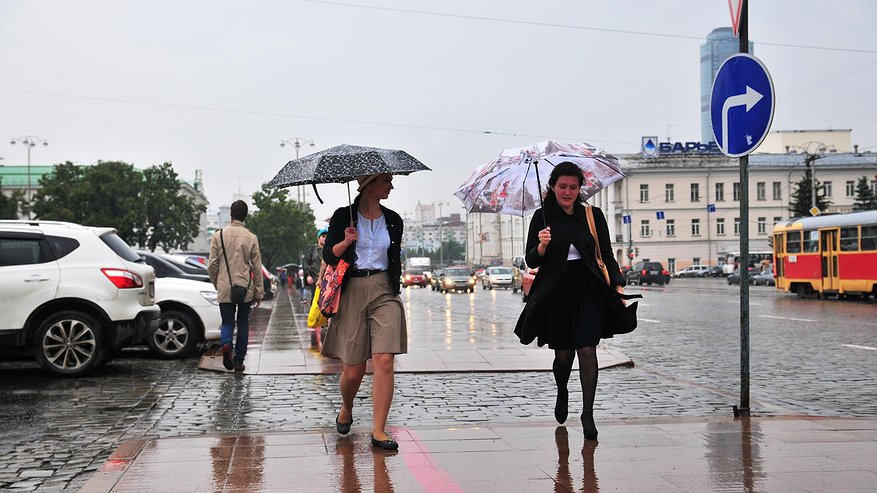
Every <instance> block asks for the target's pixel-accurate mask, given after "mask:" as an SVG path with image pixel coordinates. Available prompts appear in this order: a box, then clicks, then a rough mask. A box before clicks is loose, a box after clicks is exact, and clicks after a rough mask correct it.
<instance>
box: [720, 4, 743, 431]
mask: <svg viewBox="0 0 877 493" xmlns="http://www.w3.org/2000/svg"><path fill="white" fill-rule="evenodd" d="M740 8H741V12H740V53H748V52H749V1H748V0H743V4H742V6H741V7H740ZM725 145H728V144H727V142H726V143H725ZM734 416H749V154H746V155H745V156H742V157H740V406H739V407H736V406H735V408H734Z"/></svg>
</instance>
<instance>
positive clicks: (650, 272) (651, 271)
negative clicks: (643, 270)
mask: <svg viewBox="0 0 877 493" xmlns="http://www.w3.org/2000/svg"><path fill="white" fill-rule="evenodd" d="M649 274H651V275H653V276H657V275H658V271H656V270H650V271H649Z"/></svg>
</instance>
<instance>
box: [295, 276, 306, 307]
mask: <svg viewBox="0 0 877 493" xmlns="http://www.w3.org/2000/svg"><path fill="white" fill-rule="evenodd" d="M295 287H296V288H297V289H298V297H299V301H300V302H301V304H305V303H307V301H305V300H306V299H307V298H308V291H307V290H308V282H307V280H306V279H305V270H304V269H299V270H298V274H296V276H295Z"/></svg>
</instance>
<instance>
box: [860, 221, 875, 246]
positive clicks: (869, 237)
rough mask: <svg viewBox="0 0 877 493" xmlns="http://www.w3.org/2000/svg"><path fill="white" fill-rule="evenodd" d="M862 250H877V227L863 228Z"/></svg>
mask: <svg viewBox="0 0 877 493" xmlns="http://www.w3.org/2000/svg"><path fill="white" fill-rule="evenodd" d="M862 250H871V251H874V250H877V225H874V226H862Z"/></svg>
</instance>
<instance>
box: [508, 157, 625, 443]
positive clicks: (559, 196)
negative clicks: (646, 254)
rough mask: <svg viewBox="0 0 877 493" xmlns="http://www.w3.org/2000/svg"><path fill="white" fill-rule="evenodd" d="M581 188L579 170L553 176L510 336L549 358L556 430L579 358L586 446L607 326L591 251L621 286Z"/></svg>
mask: <svg viewBox="0 0 877 493" xmlns="http://www.w3.org/2000/svg"><path fill="white" fill-rule="evenodd" d="M583 183H584V175H583V173H582V170H581V169H580V168H579V167H578V166H576V165H575V164H573V163H571V162H568V161H567V162H563V163H560V164H558V165H557V167H555V168H554V170H552V172H551V176H550V178H549V179H548V192H547V194H546V196H545V201H544V205H543V207H542V208H541V209H537V210H536V212H535V213H534V214H533V218H532V219H531V221H530V231H529V233H528V235H527V248H526V251H525V253H526V261H527V265H528V266H530V267H532V268H539V270H538V272H537V273H536V277H535V278H534V279H533V285H532V286H531V287H530V295H529V297H528V300H527V304H526V305H525V307H524V310H523V312H522V313H521V316H520V318H519V319H518V323H517V325H516V326H515V334H516V335H517V336H518V337H519V338H520V339H521V343H523V344H529V343H531V342H532V341H533V339H536V340H537V342H536V343H537V344H538V345H539V346H543V345H545V344H548V347H549V348H551V349H553V350H554V364H553V365H552V369H553V371H554V379H555V383H556V384H557V400H556V402H555V405H554V417H555V419H556V420H557V422H558V423H563V422H564V421H566V417H567V412H568V409H567V407H568V404H569V392H568V390H567V383H568V382H569V377H570V373H571V372H572V364H573V360H574V359H575V356H576V354H578V357H579V380H580V381H581V385H582V395H583V400H584V410H583V412H582V416H581V419H582V427H583V428H584V435H585V438H586V439H589V440H596V439H597V426H596V424H594V397H595V395H596V391H597V372H598V368H599V367H598V366H597V344H598V343H599V342H600V337H601V336H602V333H603V325H604V323H605V316H606V313H605V312H606V298H605V289H606V288H605V283H606V281H605V280H604V279H603V276H602V274H601V272H600V270H599V268H598V267H597V263H596V259H595V253H594V248H595V246H596V247H598V248H600V252H601V255H602V257H603V261H604V262H605V264H606V268H607V269H608V270H609V275H610V277H611V284H612V286H614V288H615V290H616V291H617V292H619V293H623V292H624V285H625V282H624V278H623V277H622V276H621V272H620V270H619V268H618V263H617V262H616V261H615V255H614V253H613V251H612V244H611V243H610V239H609V228H608V226H607V225H606V218H605V217H604V216H603V212H602V211H601V210H600V209H598V208H596V207H594V208H593V209H592V211H593V213H594V220H595V221H594V222H595V226H596V229H597V236H598V238H594V237H593V235H591V232H590V228H589V227H588V219H587V216H586V214H587V211H586V209H585V207H586V206H585V204H584V203H583V202H582V201H581V199H580V195H579V193H580V190H581V187H582V184H583ZM546 224H547V226H546Z"/></svg>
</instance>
